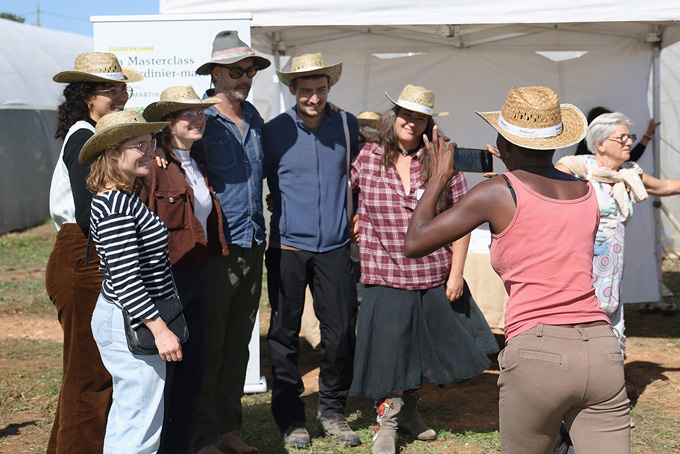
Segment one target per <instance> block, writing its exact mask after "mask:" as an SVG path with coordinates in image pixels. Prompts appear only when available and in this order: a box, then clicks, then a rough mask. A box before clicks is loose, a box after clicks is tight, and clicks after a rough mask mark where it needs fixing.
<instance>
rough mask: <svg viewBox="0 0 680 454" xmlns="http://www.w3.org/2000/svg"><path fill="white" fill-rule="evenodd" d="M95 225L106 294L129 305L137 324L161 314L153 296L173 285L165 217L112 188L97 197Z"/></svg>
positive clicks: (121, 304) (169, 290)
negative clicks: (162, 219) (160, 216)
mask: <svg viewBox="0 0 680 454" xmlns="http://www.w3.org/2000/svg"><path fill="white" fill-rule="evenodd" d="M90 227H91V230H92V239H93V241H94V244H95V246H96V247H97V253H98V254H99V257H100V258H101V265H100V267H99V271H100V272H101V273H102V275H103V276H104V282H103V283H102V295H103V296H104V299H106V300H107V301H109V302H111V303H113V304H116V305H117V306H119V307H121V308H124V309H125V310H126V311H127V312H128V313H129V314H130V315H131V317H132V318H133V319H134V323H133V328H136V327H139V326H141V324H142V322H141V321H140V320H139V319H142V318H144V319H153V318H155V317H157V316H158V315H159V313H158V309H157V308H156V305H155V304H154V303H153V301H152V300H154V299H164V298H169V297H170V296H171V295H172V293H173V291H174V286H173V282H172V275H171V268H170V259H169V255H168V230H167V228H166V227H165V224H163V221H161V220H160V218H159V217H158V216H156V215H155V214H154V213H153V212H151V211H150V210H149V209H148V208H147V207H146V205H144V204H143V203H142V202H141V200H140V199H139V197H138V196H137V195H136V194H133V195H131V196H129V195H127V194H125V193H123V192H120V191H108V192H105V193H103V194H99V195H95V196H94V197H93V198H92V212H91V214H90ZM106 264H108V269H107V267H106Z"/></svg>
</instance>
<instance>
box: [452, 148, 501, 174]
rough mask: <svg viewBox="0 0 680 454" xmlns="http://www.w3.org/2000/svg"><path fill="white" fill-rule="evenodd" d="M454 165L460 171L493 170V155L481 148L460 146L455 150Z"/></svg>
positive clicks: (487, 171) (480, 171)
mask: <svg viewBox="0 0 680 454" xmlns="http://www.w3.org/2000/svg"><path fill="white" fill-rule="evenodd" d="M453 167H454V168H455V169H456V170H458V171H460V172H478V173H489V172H493V155H492V154H491V153H490V152H489V151H488V150H482V149H480V148H458V147H456V148H455V150H454V152H453Z"/></svg>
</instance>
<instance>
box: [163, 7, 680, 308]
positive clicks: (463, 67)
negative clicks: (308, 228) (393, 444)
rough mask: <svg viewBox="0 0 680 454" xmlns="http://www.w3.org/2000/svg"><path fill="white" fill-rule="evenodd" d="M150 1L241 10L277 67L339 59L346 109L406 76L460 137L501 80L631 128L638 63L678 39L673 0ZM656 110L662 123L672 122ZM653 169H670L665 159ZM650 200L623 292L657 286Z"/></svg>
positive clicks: (644, 111) (637, 98)
mask: <svg viewBox="0 0 680 454" xmlns="http://www.w3.org/2000/svg"><path fill="white" fill-rule="evenodd" d="M160 13H161V15H166V14H172V15H205V16H208V17H209V15H211V14H218V13H219V14H237V13H240V14H243V13H251V14H252V29H251V34H252V41H253V43H254V45H255V46H256V47H257V48H258V49H259V50H260V51H263V52H267V53H269V54H272V55H274V59H275V63H276V64H277V66H278V67H282V65H283V64H285V60H287V57H288V56H294V55H300V54H303V53H309V52H322V53H323V54H324V57H325V58H326V61H327V62H328V63H335V62H338V61H342V62H343V76H342V78H341V79H340V82H339V83H338V84H337V85H336V86H334V87H333V90H332V92H331V95H330V99H331V101H334V102H336V103H337V104H339V105H340V106H341V107H343V108H344V109H346V110H348V111H350V112H354V113H358V112H359V111H362V110H374V111H384V110H386V109H387V108H388V107H389V104H388V102H387V101H386V99H385V97H384V95H383V92H385V91H387V92H389V93H390V94H391V95H398V94H399V92H400V90H401V88H402V87H403V86H404V85H405V84H406V83H414V84H417V85H423V86H425V87H428V88H430V89H433V90H434V91H435V93H436V95H437V108H439V109H440V110H447V111H450V112H452V115H450V116H449V117H445V118H443V119H441V121H439V123H440V125H441V127H442V129H443V130H444V131H445V132H446V133H447V134H448V135H450V136H451V137H452V138H453V139H454V140H455V141H456V142H457V143H458V144H460V145H462V146H472V147H483V146H484V145H485V144H486V143H493V142H494V140H495V134H494V133H493V131H492V130H491V128H488V127H487V126H485V124H484V122H483V121H481V120H480V119H478V118H477V116H476V115H475V114H474V111H484V110H496V109H498V108H500V106H501V104H502V102H503V100H504V99H505V96H506V94H507V92H508V90H509V89H510V87H512V86H526V85H546V86H549V87H551V88H553V89H555V91H556V92H557V93H558V95H559V97H560V99H561V100H562V101H563V102H569V103H572V104H576V105H577V106H579V107H580V108H581V109H582V110H583V111H584V112H587V111H588V110H589V109H590V108H592V107H595V106H606V107H608V108H610V109H613V110H620V111H622V112H625V113H626V114H627V115H628V116H630V117H631V118H632V119H633V120H634V122H635V123H636V125H635V126H634V127H633V131H634V132H636V133H637V134H638V135H642V134H643V133H644V131H645V128H646V125H647V123H648V122H649V119H650V111H649V109H648V87H649V85H650V69H651V68H652V66H653V63H654V62H657V65H656V66H657V67H658V66H659V65H658V61H659V59H658V57H659V53H660V49H661V48H662V47H665V46H668V45H670V44H672V43H674V42H676V41H678V40H680V27H679V26H678V25H677V24H676V22H675V21H676V20H678V19H680V4H679V3H678V2H677V1H670V0H658V1H655V2H653V4H649V3H644V2H643V3H640V2H634V1H629V0H619V1H613V0H589V1H574V0H572V1H568V0H567V1H563V2H561V3H554V2H551V3H546V2H544V3H536V2H527V1H521V0H519V1H515V2H508V1H505V0H481V1H477V2H459V1H456V2H452V1H445V0H426V1H420V2H413V1H404V0H392V1H389V2H388V1H385V0H373V1H370V2H366V1H359V0H347V1H344V2H309V1H304V0H291V1H288V2H279V1H272V0H268V1H264V0H261V1H252V0H251V1H241V0H234V1H229V2H223V1H217V0H191V1H189V0H160ZM206 44H207V43H206ZM654 74H655V75H656V76H658V75H659V71H655V72H654ZM257 84H258V85H259V87H258V86H256V90H257V91H256V101H258V100H260V99H261V98H262V95H261V92H260V88H265V89H267V88H268V87H262V86H263V85H265V86H266V85H269V89H270V90H271V87H273V86H277V85H276V82H275V81H274V82H272V81H271V80H267V79H266V78H264V79H263V78H260V79H259V80H257ZM278 87H279V89H280V85H279V86H278ZM652 88H653V90H652V94H653V97H654V98H655V99H656V102H655V104H654V105H655V109H657V111H656V112H651V114H654V116H655V117H656V118H659V113H658V109H659V107H660V102H659V99H660V98H659V92H660V90H659V89H658V88H659V84H658V82H657V83H653V84H652ZM269 98H270V99H269V102H270V103H274V104H277V103H278V102H279V101H278V99H277V97H276V96H273V95H270V97H269ZM281 99H283V100H284V102H285V95H282V96H281ZM258 107H261V109H260V110H261V111H269V110H275V111H276V110H279V108H278V107H279V106H277V108H275V109H271V107H268V106H260V105H258ZM661 120H662V121H664V122H665V123H664V126H665V127H666V130H668V129H669V128H671V127H673V125H670V124H666V123H667V122H666V120H664V118H661ZM662 131H663V129H662ZM655 145H656V149H657V150H658V141H657V142H656V143H655ZM572 151H573V150H566V151H565V152H564V153H563V154H567V153H571V152H572ZM658 163H659V160H658V159H657V160H655V159H654V153H653V147H652V146H651V145H650V146H649V147H648V151H647V152H646V153H645V154H644V155H643V157H642V158H641V160H640V164H641V165H642V167H643V168H645V169H647V171H648V173H650V174H654V173H655V164H656V165H657V166H658ZM496 164H497V165H498V164H499V163H498V162H497V163H496ZM499 167H500V168H501V169H502V165H499ZM656 174H658V167H657V170H656ZM663 176H664V177H666V178H668V177H673V176H675V177H676V178H677V177H680V175H678V173H675V174H673V172H670V171H669V172H666V173H664V175H663ZM468 181H469V182H470V183H475V182H476V181H479V180H478V179H476V178H475V177H474V176H473V177H469V178H468ZM654 211H656V213H654ZM658 211H659V210H654V209H653V207H652V201H651V200H650V201H647V202H644V203H641V204H638V206H636V213H637V214H636V215H635V216H634V217H633V220H632V221H631V223H630V224H629V228H628V229H627V232H626V274H625V276H624V283H623V299H624V301H626V302H642V301H657V300H658V299H659V298H660V294H659V287H658V267H659V264H658V260H657V255H656V251H657V250H660V243H659V242H657V241H656V238H660V234H659V233H658V232H657V231H656V229H657V228H660V224H659V222H658ZM657 226H658V227H657ZM565 247H568V245H565ZM555 253H556V254H559V251H555Z"/></svg>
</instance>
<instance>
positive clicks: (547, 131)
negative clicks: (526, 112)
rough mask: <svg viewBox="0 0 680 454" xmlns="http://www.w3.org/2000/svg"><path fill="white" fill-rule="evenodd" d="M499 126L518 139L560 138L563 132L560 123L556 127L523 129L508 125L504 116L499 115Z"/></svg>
mask: <svg viewBox="0 0 680 454" xmlns="http://www.w3.org/2000/svg"><path fill="white" fill-rule="evenodd" d="M498 125H499V126H500V127H501V128H503V130H504V131H506V132H509V133H510V134H512V135H515V136H518V137H524V138H527V139H545V138H548V137H555V136H558V135H559V134H560V133H561V132H562V128H563V127H562V122H561V121H560V122H559V123H558V124H556V125H555V126H549V127H547V128H536V129H534V128H521V127H519V126H516V125H513V124H512V123H508V121H507V120H506V119H505V118H503V114H502V113H499V115H498Z"/></svg>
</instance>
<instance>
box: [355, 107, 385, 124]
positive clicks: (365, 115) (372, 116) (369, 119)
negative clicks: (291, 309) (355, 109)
mask: <svg viewBox="0 0 680 454" xmlns="http://www.w3.org/2000/svg"><path fill="white" fill-rule="evenodd" d="M357 120H359V125H360V126H363V125H365V126H370V127H372V128H377V127H379V126H380V122H381V121H382V115H380V114H379V113H378V112H369V111H366V112H361V113H360V114H359V115H357Z"/></svg>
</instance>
